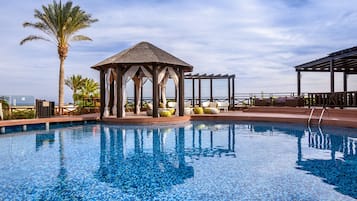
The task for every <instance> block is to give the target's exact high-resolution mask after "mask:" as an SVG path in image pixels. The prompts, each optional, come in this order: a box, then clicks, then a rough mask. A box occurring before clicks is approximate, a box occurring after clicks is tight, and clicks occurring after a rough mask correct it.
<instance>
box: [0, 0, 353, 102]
mask: <svg viewBox="0 0 357 201" xmlns="http://www.w3.org/2000/svg"><path fill="white" fill-rule="evenodd" d="M0 1H1V5H2V6H1V7H0V13H1V16H0V25H1V26H0V29H1V30H0V44H1V47H0V96H1V95H31V96H34V97H35V98H40V99H47V100H54V101H57V97H58V71H59V59H58V55H57V48H56V44H55V43H50V42H45V41H31V42H28V43H26V44H24V45H22V46H20V45H19V42H20V41H21V40H22V39H23V38H25V37H27V36H28V35H30V34H37V35H41V33H40V32H38V31H36V30H34V29H31V28H23V27H22V24H23V22H25V21H30V22H35V19H34V17H33V14H34V9H40V8H41V6H42V5H47V4H49V3H51V2H52V1H48V0H21V1H20V0H19V1H8V0H6V1H4V0H0ZM73 3H74V4H76V5H79V6H80V7H81V8H82V9H83V10H85V11H86V12H88V13H90V14H92V16H93V18H96V19H98V20H99V21H98V22H96V23H94V24H93V25H92V26H91V27H90V28H87V29H84V30H82V31H80V32H79V34H83V35H87V36H89V37H91V38H92V39H93V41H81V42H72V43H71V44H70V50H69V55H68V57H67V59H66V61H65V77H69V76H71V75H73V74H80V75H82V76H85V77H89V78H93V79H95V80H97V81H99V73H98V72H97V71H95V70H93V69H91V68H90V67H91V66H93V65H95V64H96V63H98V62H100V61H102V60H104V59H105V58H107V57H109V56H112V55H114V54H116V53H118V52H120V51H122V50H124V49H126V48H129V47H131V46H133V45H135V44H136V43H139V42H141V41H148V42H150V43H152V44H154V45H156V46H157V47H160V48H161V49H163V50H165V51H167V52H169V53H171V54H173V55H175V56H176V57H178V58H180V59H182V60H184V61H186V62H187V63H189V64H191V65H193V66H194V71H193V73H209V74H210V73H214V74H235V75H236V80H235V84H236V87H235V88H236V93H246V92H255V93H260V92H296V82H297V81H296V72H295V69H294V66H296V65H299V64H302V63H305V62H308V61H311V60H314V59H318V58H320V57H324V56H326V55H327V54H329V53H331V52H334V51H338V50H341V49H345V48H349V47H353V46H356V45H357V43H356V41H357V40H356V38H357V26H356V25H357V7H356V6H355V5H356V3H357V0H339V1H336V0H324V1H320V0H269V1H266V0H219V1H216V0H195V1H192V0H181V1H178V0H176V1H175V0H146V1H139V0H125V1H122V0H105V1H104V0H90V1H88V0H73ZM335 76H336V81H335V83H336V86H335V90H336V91H341V90H342V74H339V73H337V74H336V75H335ZM189 85H190V84H189V83H188V84H187V86H188V87H189ZM204 85H205V87H207V85H208V83H204ZM348 85H349V86H348V90H357V75H350V76H349V79H348ZM329 86H330V85H329V74H326V73H302V91H303V92H324V91H329ZM214 87H215V88H214V93H215V94H217V95H224V94H226V92H222V91H224V90H226V88H227V83H226V81H224V82H215V83H214ZM186 91H189V90H187V89H186ZM188 94H190V93H188ZM65 102H71V90H70V89H69V88H68V87H65Z"/></svg>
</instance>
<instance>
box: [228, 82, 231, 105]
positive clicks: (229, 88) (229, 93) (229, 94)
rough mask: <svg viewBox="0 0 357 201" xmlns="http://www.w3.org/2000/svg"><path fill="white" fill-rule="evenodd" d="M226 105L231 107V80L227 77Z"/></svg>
mask: <svg viewBox="0 0 357 201" xmlns="http://www.w3.org/2000/svg"><path fill="white" fill-rule="evenodd" d="M228 104H229V105H231V78H230V77H228Z"/></svg>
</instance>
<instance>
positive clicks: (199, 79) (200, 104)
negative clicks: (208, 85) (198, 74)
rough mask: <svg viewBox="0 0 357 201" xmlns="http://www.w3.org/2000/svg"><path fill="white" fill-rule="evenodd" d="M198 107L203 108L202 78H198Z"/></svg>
mask: <svg viewBox="0 0 357 201" xmlns="http://www.w3.org/2000/svg"><path fill="white" fill-rule="evenodd" d="M198 105H199V106H200V107H201V106H202V93H201V78H198Z"/></svg>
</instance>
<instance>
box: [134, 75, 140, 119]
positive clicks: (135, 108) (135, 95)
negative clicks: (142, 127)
mask: <svg viewBox="0 0 357 201" xmlns="http://www.w3.org/2000/svg"><path fill="white" fill-rule="evenodd" d="M136 88H137V86H136V82H135V81H134V114H137V112H136V111H137V108H138V106H137V105H136V102H138V95H139V94H138V91H137V90H136Z"/></svg>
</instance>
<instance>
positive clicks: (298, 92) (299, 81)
mask: <svg viewBox="0 0 357 201" xmlns="http://www.w3.org/2000/svg"><path fill="white" fill-rule="evenodd" d="M297 95H298V96H301V72H300V71H297Z"/></svg>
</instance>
